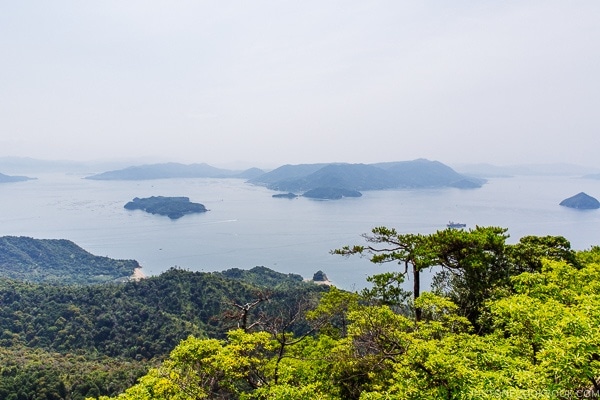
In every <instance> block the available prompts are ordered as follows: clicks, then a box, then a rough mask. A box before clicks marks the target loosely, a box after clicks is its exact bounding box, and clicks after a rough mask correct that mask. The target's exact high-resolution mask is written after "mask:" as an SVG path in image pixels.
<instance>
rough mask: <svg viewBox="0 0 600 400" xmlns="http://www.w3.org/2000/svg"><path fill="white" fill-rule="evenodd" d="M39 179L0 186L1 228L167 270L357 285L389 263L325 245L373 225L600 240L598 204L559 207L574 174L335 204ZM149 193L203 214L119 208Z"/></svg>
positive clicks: (599, 194)
mask: <svg viewBox="0 0 600 400" xmlns="http://www.w3.org/2000/svg"><path fill="white" fill-rule="evenodd" d="M38 178H39V179H37V180H34V181H28V182H20V183H11V184H2V185H0V205H1V206H0V235H13V236H30V237H34V238H39V239H69V240H72V241H74V242H75V243H77V244H78V245H79V246H81V247H83V248H84V249H86V250H87V251H89V252H91V253H93V254H96V255H101V256H108V257H111V258H125V259H135V260H137V261H138V262H139V263H140V264H141V265H142V266H143V270H144V273H145V274H146V275H155V274H159V273H161V272H162V271H165V270H167V269H169V268H171V267H174V266H177V267H180V268H184V269H189V270H194V271H215V270H223V269H227V268H233V267H237V268H244V269H248V268H252V267H254V266H257V265H262V266H265V267H268V268H272V269H274V270H277V271H280V272H285V273H288V272H290V273H297V274H300V275H302V276H304V277H305V278H311V277H312V275H313V273H314V272H316V271H318V270H323V271H324V272H325V273H326V274H327V275H328V277H329V278H330V279H331V280H332V281H333V282H334V283H335V284H336V285H338V286H340V287H343V288H345V289H357V288H361V287H363V286H365V278H366V277H367V276H368V275H371V274H373V273H376V272H377V271H383V270H385V269H391V268H393V267H394V266H393V265H389V264H388V265H384V266H377V265H374V264H371V263H370V262H369V261H368V260H367V259H364V258H360V257H351V258H344V257H341V256H334V255H331V254H329V251H330V250H332V249H335V248H339V247H341V246H343V245H346V244H350V245H352V244H362V243H364V242H363V240H362V238H361V236H360V235H361V234H362V233H367V232H369V231H370V230H371V229H372V228H373V227H375V226H381V225H384V226H388V227H394V228H396V229H397V230H398V231H399V232H403V233H409V232H412V233H432V232H435V231H436V230H438V229H444V228H445V224H446V223H447V222H448V221H449V220H454V221H457V222H464V223H466V224H467V226H468V227H474V226H475V225H482V226H488V225H494V226H501V227H505V228H508V229H509V231H508V233H509V234H510V235H511V239H510V240H509V241H510V242H515V241H517V240H518V238H520V237H521V236H524V235H530V234H531V235H562V236H565V237H566V238H567V239H568V240H570V241H571V244H572V246H573V247H574V248H576V249H587V248H589V247H590V246H592V245H600V210H591V211H579V210H571V209H568V208H565V207H560V206H558V203H559V202H560V201H561V200H563V199H565V198H567V197H570V196H572V195H575V194H577V193H579V192H582V191H583V192H586V193H588V194H589V195H591V196H594V197H596V198H600V181H594V180H585V179H580V178H571V177H514V178H498V179H491V180H490V181H489V182H488V183H487V184H486V185H485V186H484V187H483V188H481V189H476V190H458V189H427V190H394V191H373V192H364V193H363V197H361V198H353V199H343V200H337V201H317V200H310V199H305V198H298V199H293V200H288V199H273V198H272V197H271V195H272V194H273V193H274V192H272V191H270V190H267V189H265V188H262V187H257V186H252V185H248V184H246V183H245V182H244V181H242V180H235V179H170V180H152V181H133V182H130V181H91V180H84V179H81V177H80V176H75V175H61V174H55V175H40V176H38ZM156 195H162V196H187V197H189V198H190V200H191V201H194V202H199V203H202V204H204V205H205V206H206V207H207V208H208V209H209V210H210V211H209V212H207V213H204V214H196V215H188V216H185V217H183V218H181V219H179V220H175V221H172V220H170V219H169V218H167V217H162V216H154V215H150V214H147V213H144V212H142V211H128V210H125V209H124V208H123V205H124V204H125V203H126V202H128V201H130V200H131V199H133V198H134V197H149V196H156Z"/></svg>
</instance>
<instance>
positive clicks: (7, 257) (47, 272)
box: [0, 236, 140, 284]
mask: <svg viewBox="0 0 600 400" xmlns="http://www.w3.org/2000/svg"><path fill="white" fill-rule="evenodd" d="M136 268H140V265H139V264H138V262H137V261H135V260H114V259H111V258H108V257H100V256H95V255H93V254H90V253H89V252H87V251H85V250H84V249H82V248H81V247H79V246H77V245H76V244H75V243H73V242H71V241H69V240H65V239H34V238H30V237H23V236H2V237H0V276H4V277H7V278H12V279H17V280H22V281H28V282H48V283H57V284H93V283H102V282H110V281H115V280H127V279H129V278H130V277H131V276H132V275H133V271H134V270H135V269H136Z"/></svg>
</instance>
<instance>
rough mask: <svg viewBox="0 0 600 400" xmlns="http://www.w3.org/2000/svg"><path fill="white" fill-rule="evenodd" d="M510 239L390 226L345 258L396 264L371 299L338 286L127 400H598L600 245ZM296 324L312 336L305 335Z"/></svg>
mask: <svg viewBox="0 0 600 400" xmlns="http://www.w3.org/2000/svg"><path fill="white" fill-rule="evenodd" d="M507 238H508V235H507V234H506V230H505V229H501V228H494V227H478V228H475V229H472V230H468V231H467V230H452V229H446V230H444V231H439V232H436V233H434V234H431V235H416V234H399V233H397V232H396V231H395V230H394V229H388V228H385V227H380V228H376V229H374V230H373V232H372V234H369V235H365V239H366V244H359V245H352V246H350V245H349V246H346V247H343V248H341V249H338V250H335V251H334V253H336V254H340V255H344V256H352V255H354V254H362V255H366V256H368V257H369V258H370V259H371V261H372V262H374V263H377V264H380V263H387V262H391V264H390V269H391V272H385V273H382V274H375V275H373V276H372V277H370V278H369V281H370V282H371V283H372V287H370V288H369V289H365V290H363V291H362V292H361V293H348V292H344V291H340V290H338V289H335V288H332V289H331V290H330V291H329V292H327V293H326V294H324V296H323V297H322V299H321V301H320V302H319V304H318V305H317V306H316V307H315V308H312V309H306V310H305V312H303V313H302V316H300V315H299V314H294V317H293V318H287V319H286V318H280V319H278V318H274V319H272V320H271V323H267V324H259V325H257V326H255V327H253V328H251V329H249V328H248V326H247V325H246V326H245V328H246V329H235V330H231V331H229V333H228V335H227V337H226V338H224V339H217V338H198V337H193V336H192V337H189V338H188V339H186V340H184V341H183V342H181V343H180V344H179V345H178V346H177V347H176V348H175V349H174V350H173V351H172V352H171V354H170V356H169V358H168V359H167V360H165V361H164V362H163V363H162V364H161V365H160V366H157V367H155V368H152V369H151V370H150V371H149V373H148V374H146V375H145V376H144V377H142V378H141V379H140V380H139V382H138V383H137V384H136V385H134V386H132V387H130V388H129V389H127V390H126V391H125V393H123V394H121V395H119V396H118V397H115V398H116V399H119V400H130V399H131V400H133V399H136V400H139V399H164V400H166V399H307V400H308V399H332V400H333V399H364V400H367V399H369V400H371V399H382V400H383V399H490V400H491V399H506V400H509V399H510V400H513V399H571V398H597V397H598V396H599V395H600V330H599V329H598V327H599V326H600V301H599V300H600V284H599V283H598V282H600V247H593V248H591V249H590V250H587V251H578V252H576V251H573V250H571V249H570V244H569V242H568V241H567V240H566V239H564V238H562V237H552V236H546V237H535V236H528V237H524V238H522V239H521V240H520V241H519V242H518V243H516V244H507V243H506V239H507ZM394 264H398V265H396V267H395V268H394V267H393V265H394ZM432 266H437V267H438V268H440V269H441V271H442V272H441V273H440V274H438V275H437V276H436V279H435V283H434V287H433V288H432V289H433V290H431V291H424V290H422V289H423V288H420V285H419V283H418V282H419V277H420V274H421V273H423V271H426V270H428V269H429V268H431V267H432ZM408 278H410V279H411V281H412V282H411V283H413V289H414V290H413V291H412V292H406V291H405V290H404V289H403V286H402V284H401V283H402V281H403V280H404V279H408ZM296 323H305V324H306V326H309V327H310V329H309V330H304V331H301V332H293V331H292V330H290V329H289V328H290V327H292V326H293V325H294V324H296ZM101 400H108V398H106V397H102V398H101Z"/></svg>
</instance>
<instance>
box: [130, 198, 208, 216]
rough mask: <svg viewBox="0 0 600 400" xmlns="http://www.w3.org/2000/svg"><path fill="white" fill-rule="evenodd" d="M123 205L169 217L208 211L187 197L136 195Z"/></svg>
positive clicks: (131, 208)
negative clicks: (140, 196)
mask: <svg viewBox="0 0 600 400" xmlns="http://www.w3.org/2000/svg"><path fill="white" fill-rule="evenodd" d="M124 207H125V208H126V209H127V210H143V211H146V212H148V213H150V214H158V215H166V216H167V217H169V218H171V219H178V218H181V217H183V216H184V215H187V214H194V213H203V212H206V211H208V210H207V209H206V207H204V205H203V204H200V203H192V202H191V201H190V199H189V197H165V196H152V197H146V198H143V199H140V198H139V197H136V198H134V199H133V200H132V201H130V202H129V203H127V204H125V206H124Z"/></svg>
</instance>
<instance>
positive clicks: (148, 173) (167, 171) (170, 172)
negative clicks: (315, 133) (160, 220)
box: [85, 163, 264, 181]
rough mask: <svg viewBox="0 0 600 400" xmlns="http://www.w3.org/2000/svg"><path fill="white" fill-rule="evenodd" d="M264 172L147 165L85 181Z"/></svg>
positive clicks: (246, 175) (251, 175) (244, 175)
mask: <svg viewBox="0 0 600 400" xmlns="http://www.w3.org/2000/svg"><path fill="white" fill-rule="evenodd" d="M263 173H264V171H262V170H260V169H258V168H251V169H248V170H245V171H231V170H228V169H222V168H216V167H212V166H210V165H208V164H204V163H202V164H179V163H164V164H148V165H140V166H133V167H128V168H125V169H119V170H114V171H107V172H103V173H101V174H96V175H91V176H87V177H85V179H94V180H104V181H114V180H147V179H169V178H241V179H251V178H254V177H256V176H259V175H262V174H263Z"/></svg>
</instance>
